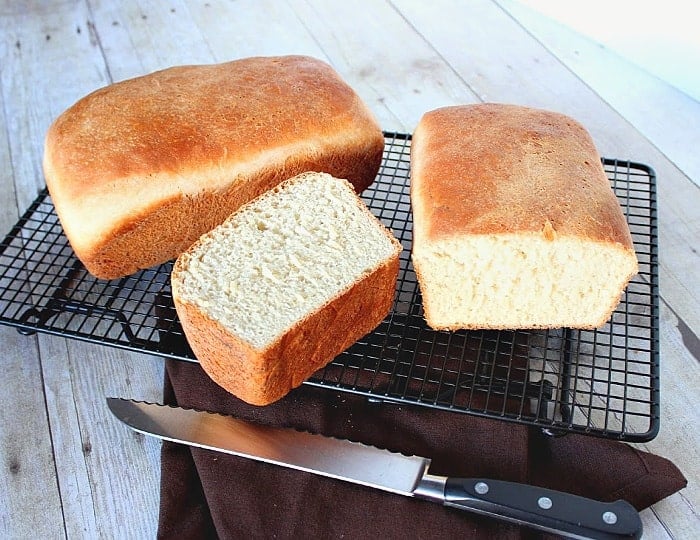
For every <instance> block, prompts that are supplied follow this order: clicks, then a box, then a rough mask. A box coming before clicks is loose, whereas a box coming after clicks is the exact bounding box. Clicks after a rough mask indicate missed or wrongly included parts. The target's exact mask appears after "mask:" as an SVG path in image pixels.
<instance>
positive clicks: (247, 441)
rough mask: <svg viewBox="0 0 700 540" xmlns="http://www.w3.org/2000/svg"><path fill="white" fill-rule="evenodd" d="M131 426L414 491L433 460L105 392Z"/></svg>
mask: <svg viewBox="0 0 700 540" xmlns="http://www.w3.org/2000/svg"><path fill="white" fill-rule="evenodd" d="M107 405H108V406H109V409H110V410H111V411H112V413H113V414H114V415H115V416H116V417H117V418H118V419H119V420H121V421H122V422H123V423H125V424H126V425H127V426H129V427H130V428H132V429H134V430H136V431H138V432H140V433H144V434H146V435H151V436H155V437H158V438H160V439H163V440H167V441H172V442H176V443H181V444H186V445H189V446H196V447H199V448H205V449H208V450H216V451H219V452H224V453H227V454H232V455H236V456H240V457H244V458H249V459H254V460H257V461H264V462H267V463H273V464H275V465H280V466H284V467H291V468H293V469H298V470H301V471H306V472H309V473H313V474H319V475H322V476H327V477H331V478H336V479H338V480H344V481H347V482H352V483H356V484H362V485H365V486H370V487H373V488H377V489H381V490H384V491H390V492H392V493H398V494H400V495H408V496H411V495H413V491H414V489H415V488H416V485H417V484H418V482H419V481H420V480H421V478H423V475H424V474H425V473H426V471H427V469H428V466H429V465H430V460H429V459H428V458H423V457H418V456H406V455H404V454H399V453H395V452H391V451H389V450H383V449H380V448H375V447H373V446H368V445H365V444H362V443H358V442H353V441H347V440H342V439H335V438H332V437H326V436H323V435H318V434H313V433H308V432H305V431H297V430H295V429H290V428H273V427H269V426H264V425H261V424H255V423H252V422H246V421H244V420H240V419H237V418H234V417H232V416H226V415H223V414H218V413H211V412H206V411H198V410H195V409H186V408H181V407H175V406H170V405H160V404H157V403H147V402H143V401H134V400H128V399H122V398H107Z"/></svg>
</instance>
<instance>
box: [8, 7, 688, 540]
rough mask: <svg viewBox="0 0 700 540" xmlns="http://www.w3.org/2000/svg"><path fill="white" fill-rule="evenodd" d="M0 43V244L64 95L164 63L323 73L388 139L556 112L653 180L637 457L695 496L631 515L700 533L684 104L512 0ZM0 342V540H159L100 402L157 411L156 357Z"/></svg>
mask: <svg viewBox="0 0 700 540" xmlns="http://www.w3.org/2000/svg"><path fill="white" fill-rule="evenodd" d="M600 19H601V22H605V23H606V24H617V25H622V24H625V21H620V20H615V21H606V20H605V14H604V13H603V14H601V15H600ZM0 35H1V36H2V39H1V41H0V47H1V48H0V77H1V83H0V125H2V127H3V129H1V130H0V162H1V163H2V164H3V166H2V168H0V192H1V193H3V196H2V199H1V200H0V210H1V211H0V233H1V234H2V235H3V236H4V235H5V234H6V233H7V232H8V231H9V230H10V228H11V226H12V225H13V224H14V223H15V222H16V220H17V219H18V216H19V215H20V214H21V213H22V212H23V211H24V210H25V209H26V208H27V207H28V206H29V204H30V203H31V202H32V201H33V200H34V199H35V197H36V196H37V193H38V191H39V189H41V188H42V187H43V185H44V178H43V174H42V168H41V160H42V150H43V148H42V147H43V137H44V133H45V132H46V129H47V128H48V126H49V124H50V122H51V121H52V120H53V119H54V118H55V117H56V116H57V115H58V114H60V113H61V112H62V111H63V110H64V109H65V108H67V107H68V106H70V105H71V104H72V103H73V102H75V101H76V100H77V99H78V98H80V97H82V96H83V95H85V94H87V93H88V92H90V91H92V90H94V89H96V88H98V87H101V86H104V85H107V84H109V83H111V82H114V81H119V80H122V79H126V78H129V77H134V76H137V75H141V74H145V73H147V72H151V71H154V70H157V69H161V68H165V67H168V66H171V65H176V64H188V63H211V62H218V61H225V60H230V59H235V58H240V57H246V56H254V55H274V54H291V53H300V54H309V55H313V56H316V57H319V58H321V59H325V60H326V61H328V62H330V63H331V64H332V65H333V66H334V67H335V68H336V69H337V70H338V71H339V72H340V74H341V75H342V76H343V77H344V78H345V79H346V80H347V81H348V82H349V83H350V84H351V85H352V86H353V87H354V88H355V89H356V90H357V91H358V92H359V94H360V95H361V96H362V97H363V98H364V100H365V101H366V102H367V103H368V105H369V106H370V107H371V109H372V110H373V111H374V113H375V114H376V116H377V118H378V119H379V121H380V123H381V125H382V127H383V128H384V129H386V130H393V131H400V132H411V131H412V130H413V128H414V127H415V125H416V123H417V121H418V119H419V118H420V116H421V115H422V113H423V112H424V111H427V110H429V109H433V108H436V107H439V106H443V105H447V104H456V103H474V102H479V101H500V102H511V103H518V104H524V105H531V106H536V107H542V108H547V109H552V110H557V111H560V112H563V113H565V114H569V115H571V116H573V117H574V118H576V119H578V120H579V121H581V122H582V123H583V124H584V125H585V126H586V127H587V128H588V129H589V130H590V132H591V133H592V135H593V137H594V139H595V142H596V144H597V146H598V149H599V151H600V153H601V154H602V155H605V156H609V157H617V158H620V159H629V160H632V161H638V162H642V163H647V164H649V165H651V166H652V167H653V168H654V169H655V170H656V173H657V175H658V193H659V244H660V292H661V311H660V317H661V322H660V327H661V332H660V337H661V363H662V365H661V367H662V376H661V379H662V380H661V384H662V386H661V395H662V420H661V422H662V423H661V430H660V433H659V435H658V437H656V438H655V439H654V440H652V441H651V442H649V443H646V444H642V445H641V447H642V448H643V449H645V450H648V451H651V452H654V453H657V454H660V455H663V456H666V457H668V458H670V459H671V460H673V461H674V462H675V463H676V464H677V465H678V466H679V467H680V468H681V470H682V471H683V472H684V474H685V475H686V476H687V478H688V480H689V485H688V487H687V488H686V489H684V490H683V491H681V492H680V493H677V494H675V495H673V496H671V497H669V498H668V499H666V500H664V501H661V502H660V503H658V504H656V505H655V506H654V507H653V508H651V509H648V510H646V511H644V512H643V513H642V517H643V521H644V526H645V530H646V537H648V538H666V537H672V538H691V537H697V535H698V534H700V520H699V519H698V506H700V488H699V486H698V483H699V482H698V481H699V480H700V474H699V466H700V435H699V433H698V431H699V430H698V428H699V427H700V421H699V420H700V406H699V405H700V400H699V399H698V388H700V341H699V340H698V334H699V332H700V309H699V307H700V286H699V285H700V280H699V279H698V277H699V272H698V270H697V269H698V266H699V263H700V257H699V255H698V248H699V244H700V242H698V240H700V210H699V208H700V196H699V193H700V190H699V188H698V182H700V157H699V155H698V152H697V143H698V133H700V129H699V128H700V105H699V104H698V103H697V102H695V101H693V100H691V99H689V98H687V97H685V96H684V95H682V94H680V93H679V92H677V91H675V90H674V89H672V88H670V87H668V86H666V85H665V84H663V83H662V82H660V81H658V80H656V79H654V78H652V77H650V76H648V75H646V74H645V73H643V72H641V71H640V70H638V69H636V68H635V67H633V66H631V65H629V64H626V63H624V62H623V61H621V60H620V59H619V58H616V57H615V56H614V55H611V54H609V53H608V52H606V51H605V50H604V49H602V48H600V47H598V46H595V45H592V44H591V43H590V42H587V41H585V40H583V39H582V38H580V37H578V36H576V35H574V34H572V33H571V32H569V31H567V30H566V29H564V28H562V27H560V26H557V25H556V24H554V23H552V22H551V21H548V20H547V19H545V18H543V17H541V16H538V15H536V14H534V13H533V12H531V11H529V10H528V9H526V8H524V7H522V6H520V5H519V4H517V3H515V2H511V1H506V0H504V1H491V0H475V1H470V2H458V1H448V0H431V1H429V2H424V1H422V0H391V1H384V0H367V1H365V2H334V1H326V0H289V1H286V2H281V1H280V2H274V1H272V0H268V1H259V0H239V1H236V2H225V1H223V0H222V1H219V0H208V1H204V2H202V1H193V2H184V1H167V2H146V1H142V2H137V1H135V0H126V1H121V2H116V1H114V2H112V1H107V0H104V1H103V0H79V1H78V0H75V1H73V0H68V1H58V0H56V1H51V0H44V1H36V2H13V1H10V0H6V1H2V2H0ZM680 61H682V59H680ZM696 67H697V66H695V67H693V69H695V68H696ZM689 69H691V67H690V66H689ZM691 144H692V149H691ZM0 341H1V342H2V349H3V353H4V354H3V375H4V376H3V377H2V382H0V385H1V387H0V455H1V458H2V461H1V465H0V466H1V467H2V472H1V473H0V536H2V537H4V538H10V537H11V538H21V537H25V538H36V537H38V538H56V537H61V536H68V537H74V538H75V537H79V538H94V537H101V538H149V537H153V536H154V534H155V530H156V523H157V515H158V495H159V449H160V445H159V443H158V442H156V441H155V440H151V439H146V438H144V437H142V436H139V435H136V434H134V433H131V432H128V431H127V430H126V429H125V428H124V427H123V426H121V425H119V424H117V423H116V422H115V421H113V419H112V418H111V417H110V414H109V412H108V411H107V409H106V407H105V405H104V397H105V396H109V395H114V396H131V397H134V398H139V399H146V400H151V401H158V400H160V398H161V383H162V377H163V361H162V359H160V358H155V357H151V356H146V355H142V354H136V353H130V352H127V351H123V350H118V349H114V348H110V347H105V346H99V345H92V344H86V343H82V342H78V341H76V340H70V339H65V338H61V337H55V336H49V335H45V334H37V335H34V336H31V337H29V336H23V335H20V334H19V333H18V332H17V331H16V330H15V329H13V328H10V327H0Z"/></svg>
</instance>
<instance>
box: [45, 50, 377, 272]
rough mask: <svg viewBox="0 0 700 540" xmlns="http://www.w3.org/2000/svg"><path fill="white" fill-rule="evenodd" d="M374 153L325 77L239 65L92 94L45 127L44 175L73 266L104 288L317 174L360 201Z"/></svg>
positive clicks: (262, 63)
mask: <svg viewBox="0 0 700 540" xmlns="http://www.w3.org/2000/svg"><path fill="white" fill-rule="evenodd" d="M383 146H384V138H383V135H382V132H381V129H380V128H379V126H378V124H377V123H376V120H375V119H374V118H373V116H372V114H371V113H370V112H369V110H368V109H367V108H366V106H365V105H364V104H363V103H362V101H361V100H360V98H359V97H358V96H357V95H356V94H355V93H354V92H353V90H352V89H351V88H350V87H349V86H348V85H347V84H346V83H344V82H343V81H342V80H341V78H340V77H339V76H338V75H337V73H335V72H334V71H333V69H332V68H331V67H330V66H328V65H327V64H325V63H323V62H320V61H318V60H315V59H313V58H308V57H303V56H287V57H271V58H249V59H244V60H237V61H234V62H228V63H224V64H217V65H206V66H181V67H175V68H170V69H167V70H164V71H159V72H156V73H153V74H150V75H146V76H144V77H139V78H136V79H131V80H128V81H123V82H121V83H117V84H113V85H111V86H109V87H106V88H103V89H100V90H97V91H96V92H93V93H92V94H90V95H89V96H86V97H85V98H83V99H81V100H80V101H78V102H77V103H76V104H75V105H74V106H72V107H71V108H70V109H68V110H67V111H66V112H65V113H63V114H62V115H61V116H59V118H57V119H56V121H55V122H54V123H53V124H52V126H51V127H50V129H49V131H48V133H47V136H46V142H45V155H44V171H45V176H46V183H47V186H48V188H49V191H50V193H51V197H52V200H53V203H54V205H55V207H56V210H57V213H58V215H59V218H60V219H61V223H62V224H63V227H64V230H65V232H66V235H67V236H68V239H69V240H70V242H71V245H72V246H73V248H74V250H75V251H76V254H77V255H78V257H79V258H80V259H81V260H82V261H83V262H84V263H85V265H86V267H87V268H88V269H89V270H90V271H91V272H92V273H93V274H95V275H96V276H98V277H103V278H113V277H118V276H120V275H126V274H129V273H132V272H134V271H135V270H136V269H138V268H145V267H148V266H151V265H153V264H156V263H160V262H163V261H165V260H168V259H171V258H173V257H175V256H177V255H178V254H179V252H180V251H181V250H182V249H184V248H186V247H188V245H189V243H190V242H191V240H192V239H194V238H197V237H198V236H199V235H201V234H202V233H204V232H205V231H206V230H209V229H210V228H211V225H212V223H214V224H216V222H220V221H222V220H223V218H225V217H226V216H228V215H229V214H230V213H231V212H233V211H234V210H235V209H237V208H238V207H239V206H240V205H241V204H242V203H244V202H247V201H249V200H251V199H252V198H254V197H255V196H257V195H259V194H260V193H262V192H263V191H265V190H267V189H269V188H270V187H272V186H274V185H276V184H277V183H279V182H280V181H282V180H284V179H287V178H290V177H292V176H294V175H296V174H299V173H302V172H305V171H309V170H313V171H323V172H328V173H330V174H332V175H333V176H336V177H339V178H347V179H348V180H350V182H351V183H352V184H353V185H354V187H355V189H356V191H358V192H360V191H362V190H363V189H365V188H366V187H367V186H368V185H369V184H370V183H371V182H372V181H373V180H374V178H375V176H376V174H377V171H378V169H379V165H380V162H381V157H382V150H383ZM210 209H211V210H210ZM210 212H211V215H210ZM175 225H177V227H176V226H175ZM164 226H165V228H163V227H164ZM125 233H126V234H125Z"/></svg>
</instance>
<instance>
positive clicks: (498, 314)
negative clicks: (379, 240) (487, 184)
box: [413, 234, 636, 329]
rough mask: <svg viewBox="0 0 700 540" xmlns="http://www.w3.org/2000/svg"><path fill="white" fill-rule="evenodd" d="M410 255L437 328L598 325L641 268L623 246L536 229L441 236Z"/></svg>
mask: <svg viewBox="0 0 700 540" xmlns="http://www.w3.org/2000/svg"><path fill="white" fill-rule="evenodd" d="M581 254H585V256H581ZM413 260H414V264H415V266H416V269H417V270H416V271H417V272H419V273H420V276H421V280H420V283H421V291H422V293H423V305H424V309H425V313H426V318H427V319H428V321H429V323H430V325H431V326H433V327H435V328H440V329H459V328H488V329H503V328H509V329H513V328H552V327H555V328H558V327H572V328H591V327H597V326H601V325H602V324H604V323H605V322H606V321H607V320H608V318H609V317H610V313H611V311H612V310H613V309H614V308H615V307H616V306H617V303H618V302H619V299H620V291H622V290H623V289H624V287H625V285H626V284H627V281H628V280H629V277H630V276H632V275H633V274H634V273H635V272H636V261H635V259H634V258H632V257H630V256H629V253H628V252H626V251H624V250H620V249H618V248H615V247H611V246H609V245H605V244H602V243H590V242H588V243H587V242H584V241H581V240H579V239H576V238H563V239H558V240H557V241H556V242H555V241H552V240H548V239H547V238H546V237H545V236H544V235H536V234H532V235H528V236H524V235H523V236H517V235H486V234H484V235H475V236H472V237H470V238H455V239H452V240H443V241H439V242H435V243H434V244H432V245H431V246H429V247H428V248H426V249H424V250H421V251H420V252H419V253H416V254H415V255H414V259H413Z"/></svg>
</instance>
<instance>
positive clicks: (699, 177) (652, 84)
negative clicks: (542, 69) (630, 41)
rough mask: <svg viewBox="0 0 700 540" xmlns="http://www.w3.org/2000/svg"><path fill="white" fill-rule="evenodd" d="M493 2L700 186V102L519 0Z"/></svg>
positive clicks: (621, 22)
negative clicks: (699, 137)
mask: <svg viewBox="0 0 700 540" xmlns="http://www.w3.org/2000/svg"><path fill="white" fill-rule="evenodd" d="M498 3H499V4H500V5H501V7H502V8H503V9H505V10H506V11H507V12H508V13H509V14H510V15H511V16H512V17H514V18H515V19H516V20H517V21H518V22H519V23H520V24H521V25H523V26H524V27H525V28H527V29H528V31H529V32H530V33H532V34H533V35H534V36H535V37H536V38H537V39H538V40H539V41H540V42H541V43H542V44H543V45H544V46H545V47H547V49H549V50H550V51H551V52H552V53H553V54H554V55H555V56H556V57H557V58H558V59H559V60H560V61H561V62H562V63H564V64H565V65H566V66H567V67H568V68H569V69H571V70H572V71H573V72H574V73H575V74H576V75H578V76H579V77H580V78H581V79H582V80H584V81H586V83H587V84H588V85H589V86H591V88H593V90H595V92H596V93H597V94H599V95H600V97H601V98H602V99H603V100H605V101H606V102H607V103H609V104H610V105H611V106H612V107H614V109H615V110H616V111H617V112H618V113H620V114H621V115H622V116H623V117H625V118H626V119H627V120H628V121H629V122H630V123H631V124H632V125H633V126H634V127H635V128H636V129H637V130H639V132H640V133H642V134H643V135H644V136H645V137H647V138H648V139H649V140H650V141H651V142H652V143H653V144H654V145H655V146H656V147H657V148H658V149H659V150H660V151H661V152H662V153H663V154H664V155H665V156H667V157H668V158H669V160H671V161H672V162H674V163H675V164H676V165H677V166H678V167H679V168H680V170H681V171H682V172H683V173H684V174H685V175H686V176H687V177H688V178H689V179H690V180H691V181H693V182H694V183H695V184H696V185H698V186H700V155H698V152H697V134H698V133H699V132H700V103H698V102H697V101H695V100H694V99H693V98H691V97H689V96H688V95H686V94H684V93H683V92H681V91H680V90H677V89H676V88H674V87H673V86H671V85H670V84H668V83H666V82H664V81H662V80H661V79H659V78H657V77H655V76H654V75H651V74H650V73H648V72H646V71H644V70H643V69H642V68H640V67H637V66H636V65H634V64H632V63H631V62H628V61H626V60H625V59H624V58H622V57H620V56H618V55H616V54H615V53H614V52H612V51H610V50H608V49H606V48H605V47H603V46H601V45H599V44H597V43H595V42H594V41H592V40H590V39H587V38H586V37H584V36H581V35H579V34H578V33H576V32H574V31H572V30H571V29H569V28H567V27H566V26H564V25H562V24H559V23H557V22H556V21H553V20H551V19H549V18H548V17H544V16H542V15H540V14H539V13H538V12H536V11H535V10H533V9H532V8H529V7H528V6H526V5H525V4H523V3H522V2H515V1H513V0H498ZM603 21H604V17H603ZM604 22H606V23H613V22H615V23H619V24H620V25H622V26H624V25H625V21H612V20H609V19H608V20H607V21H604ZM628 24H633V22H631V21H630V23H628ZM628 30H629V29H628ZM640 37H641V36H640ZM642 39H643V38H642Z"/></svg>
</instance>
